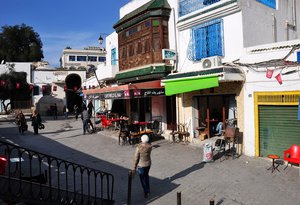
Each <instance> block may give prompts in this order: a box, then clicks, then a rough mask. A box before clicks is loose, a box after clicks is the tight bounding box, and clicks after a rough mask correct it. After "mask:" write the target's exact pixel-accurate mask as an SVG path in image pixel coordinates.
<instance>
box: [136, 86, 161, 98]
mask: <svg viewBox="0 0 300 205" xmlns="http://www.w3.org/2000/svg"><path fill="white" fill-rule="evenodd" d="M141 95H142V96H143V97H148V96H159V95H165V89H164V88H161V89H147V90H142V93H141Z"/></svg>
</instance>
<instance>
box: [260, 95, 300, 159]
mask: <svg viewBox="0 0 300 205" xmlns="http://www.w3.org/2000/svg"><path fill="white" fill-rule="evenodd" d="M254 97H255V130H256V133H255V141H256V143H255V144H256V146H255V147H256V148H255V150H256V155H257V156H260V157H266V156H267V155H268V154H276V155H279V156H280V157H283V151H284V150H287V149H288V148H289V147H290V146H291V145H292V144H300V137H299V133H300V121H299V116H298V115H299V99H300V92H299V91H290V92H256V93H255V94H254Z"/></svg>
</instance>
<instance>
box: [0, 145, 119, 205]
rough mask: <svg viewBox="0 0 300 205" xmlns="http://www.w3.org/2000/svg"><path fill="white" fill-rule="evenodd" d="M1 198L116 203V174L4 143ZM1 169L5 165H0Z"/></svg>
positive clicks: (0, 185) (61, 202)
mask: <svg viewBox="0 0 300 205" xmlns="http://www.w3.org/2000/svg"><path fill="white" fill-rule="evenodd" d="M0 155H2V156H5V157H6V158H7V161H8V163H7V164H6V167H5V171H4V173H3V174H2V175H0V198H2V199H3V200H6V201H9V202H18V201H23V202H29V203H30V204H41V203H42V204H83V205H84V204H100V205H102V204H103V205H106V204H109V205H110V204H113V188H114V177H113V175H112V174H109V173H106V172H102V171H99V170H95V169H92V168H89V167H86V166H82V165H79V164H76V163H73V162H70V161H66V160H63V159H59V158H57V157H53V156H50V155H47V154H43V153H40V152H36V151H34V150H30V149H26V148H23V147H20V146H16V145H13V144H11V143H7V142H1V141H0ZM0 166H4V165H3V164H1V162H0Z"/></svg>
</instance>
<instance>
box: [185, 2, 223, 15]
mask: <svg viewBox="0 0 300 205" xmlns="http://www.w3.org/2000/svg"><path fill="white" fill-rule="evenodd" d="M219 1H220V0H180V1H179V16H184V15H186V14H189V13H191V12H193V11H197V10H199V9H202V8H204V7H206V6H209V5H211V4H214V3H216V2H219Z"/></svg>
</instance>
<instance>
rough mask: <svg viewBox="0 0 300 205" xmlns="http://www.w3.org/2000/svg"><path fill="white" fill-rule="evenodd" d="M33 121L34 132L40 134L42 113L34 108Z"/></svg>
mask: <svg viewBox="0 0 300 205" xmlns="http://www.w3.org/2000/svg"><path fill="white" fill-rule="evenodd" d="M31 122H32V124H31V125H32V126H33V130H34V134H35V135H38V134H39V125H40V124H41V123H42V119H41V115H40V113H38V111H37V110H34V111H33V113H32V115H31Z"/></svg>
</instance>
